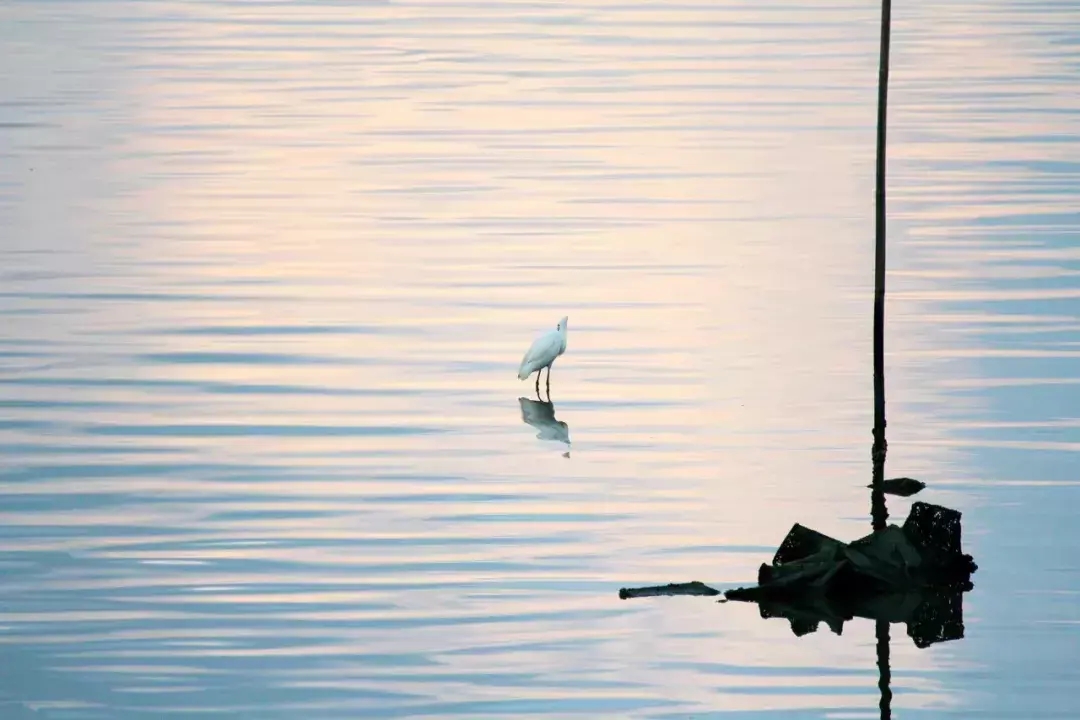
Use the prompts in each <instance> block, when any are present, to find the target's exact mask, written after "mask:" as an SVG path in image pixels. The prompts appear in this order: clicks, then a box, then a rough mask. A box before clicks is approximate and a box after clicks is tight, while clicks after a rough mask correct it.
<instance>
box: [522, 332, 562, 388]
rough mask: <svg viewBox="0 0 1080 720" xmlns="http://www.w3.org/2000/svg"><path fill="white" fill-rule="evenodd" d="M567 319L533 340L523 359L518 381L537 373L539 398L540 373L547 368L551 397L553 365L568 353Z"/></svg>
mask: <svg viewBox="0 0 1080 720" xmlns="http://www.w3.org/2000/svg"><path fill="white" fill-rule="evenodd" d="M567 319H568V318H565V317H564V318H563V319H562V320H560V321H559V324H558V325H556V326H555V329H554V330H549V331H548V332H546V333H544V334H543V335H541V336H540V337H538V338H536V339H535V340H533V344H532V345H531V346H530V347H529V351H528V352H527V353H525V357H523V358H522V359H521V367H520V368H518V380H524V379H525V378H527V377H529V376H530V375H532V374H533V373H534V372H535V373H536V394H537V396H539V395H540V373H541V372H543V370H544V368H547V371H548V376H547V391H548V397H551V365H552V363H554V362H555V358H557V357H559V356H560V355H562V354H563V353H564V352H566V321H567Z"/></svg>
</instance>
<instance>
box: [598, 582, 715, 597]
mask: <svg viewBox="0 0 1080 720" xmlns="http://www.w3.org/2000/svg"><path fill="white" fill-rule="evenodd" d="M719 594H720V591H719V590H717V589H715V588H711V587H709V586H708V585H706V584H705V583H703V582H698V581H697V580H695V581H693V582H688V583H669V584H668V585H653V586H652V587H643V588H622V589H621V590H619V599H620V600H626V599H627V598H639V597H658V596H660V595H719Z"/></svg>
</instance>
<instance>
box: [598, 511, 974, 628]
mask: <svg viewBox="0 0 1080 720" xmlns="http://www.w3.org/2000/svg"><path fill="white" fill-rule="evenodd" d="M960 536H961V525H960V513H959V512H957V511H956V510H951V509H949V508H946V507H941V506H940V505H930V504H928V503H924V502H916V503H914V504H913V505H912V506H911V512H910V514H909V515H908V518H907V520H906V521H904V525H903V527H897V526H896V525H889V526H888V527H885V528H883V529H881V530H875V531H874V532H873V533H871V534H869V535H867V536H866V537H863V538H860V539H858V540H855V541H854V542H851V543H844V542H841V541H839V540H835V539H833V538H831V537H828V536H827V535H822V534H821V533H819V532H817V531H815V530H811V529H809V528H807V527H803V526H802V525H798V524H796V525H794V526H793V527H792V528H791V530H790V531H789V532H788V534H787V537H785V538H784V542H783V543H781V545H780V548H779V549H778V550H777V551H776V555H775V556H774V557H773V560H772V564H771V565H765V564H762V565H761V567H760V568H759V569H758V584H757V586H755V587H748V588H737V589H734V590H727V591H725V592H724V597H725V599H727V600H741V601H744V602H756V603H758V605H759V607H760V610H761V616H762V617H763V618H770V617H785V618H787V619H788V620H789V621H790V622H791V630H792V632H794V633H795V634H796V635H805V634H807V633H812V632H814V631H816V630H817V628H818V625H819V623H821V622H824V623H826V624H827V625H828V626H829V628H830V629H832V631H833V632H835V633H836V634H838V635H839V634H840V633H841V632H842V630H843V625H844V622H845V621H847V620H851V619H852V618H854V617H863V618H869V619H873V620H884V621H887V622H890V623H900V622H903V623H907V626H908V635H910V636H911V638H912V639H913V640H914V641H915V644H916V645H917V646H918V647H926V646H928V645H931V644H933V643H935V642H942V641H945V640H954V639H957V638H961V637H963V636H964V621H963V593H964V592H967V591H968V590H970V589H971V588H972V584H971V575H972V573H974V572H975V571H976V570H977V569H978V566H977V565H976V564H975V562H974V560H973V559H972V557H971V556H970V555H965V554H964V553H963V551H962V548H961V543H960ZM716 594H718V593H717V591H716V590H714V589H713V588H710V587H709V586H707V585H704V584H702V583H700V582H692V583H684V584H681V585H680V584H672V585H662V586H657V587H648V588H638V589H628V588H623V589H622V590H620V591H619V597H620V598H623V599H626V598H634V597H652V596H657V595H716Z"/></svg>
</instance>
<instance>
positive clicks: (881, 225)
mask: <svg viewBox="0 0 1080 720" xmlns="http://www.w3.org/2000/svg"><path fill="white" fill-rule="evenodd" d="M891 16H892V3H891V2H890V0H881V61H880V62H881V64H880V66H879V68H878V106H877V191H876V193H875V200H876V201H877V220H876V222H875V228H874V230H875V242H874V448H873V451H872V453H871V455H872V457H873V461H874V472H873V490H872V492H871V510H872V512H871V515H872V518H873V526H874V530H880V529H883V528H884V527H885V521H886V518H888V517H889V513H888V511H887V510H886V509H885V493H884V492H882V485H881V484H882V482H883V480H884V476H885V450H886V448H887V447H888V445H887V444H886V442H885V121H886V119H887V118H888V113H887V112H886V107H887V105H888V102H887V101H888V97H889V29H890V25H891V22H892V17H891ZM875 629H876V631H877V632H876V633H875V634H876V635H877V664H878V690H879V691H880V693H881V700H880V702H879V703H878V708H879V710H880V713H881V715H880V717H881V720H890V719H891V718H892V690H891V689H890V687H889V683H890V680H891V679H892V671H891V668H890V667H889V622H888V621H887V620H879V621H878V622H877V626H876V628H875Z"/></svg>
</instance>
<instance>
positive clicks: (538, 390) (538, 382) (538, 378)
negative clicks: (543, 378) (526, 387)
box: [536, 368, 544, 398]
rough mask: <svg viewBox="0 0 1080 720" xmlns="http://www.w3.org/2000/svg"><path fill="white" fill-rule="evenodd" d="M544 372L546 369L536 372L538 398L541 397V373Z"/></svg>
mask: <svg viewBox="0 0 1080 720" xmlns="http://www.w3.org/2000/svg"><path fill="white" fill-rule="evenodd" d="M542 372H544V368H540V369H539V370H537V371H536V397H538V398H539V397H540V373H542Z"/></svg>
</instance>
